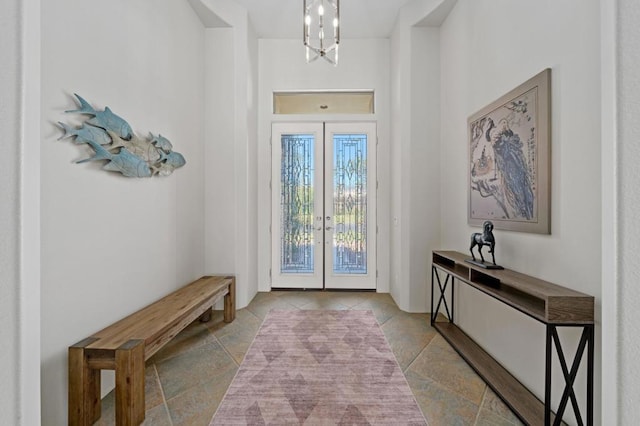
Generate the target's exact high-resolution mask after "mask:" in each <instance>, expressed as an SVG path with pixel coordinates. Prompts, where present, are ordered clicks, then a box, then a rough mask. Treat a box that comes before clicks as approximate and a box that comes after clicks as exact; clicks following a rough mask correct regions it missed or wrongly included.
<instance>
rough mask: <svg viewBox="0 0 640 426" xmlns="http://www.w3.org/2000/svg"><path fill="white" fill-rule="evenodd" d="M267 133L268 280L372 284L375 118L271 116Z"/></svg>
mask: <svg viewBox="0 0 640 426" xmlns="http://www.w3.org/2000/svg"><path fill="white" fill-rule="evenodd" d="M271 140H272V148H271V152H272V180H271V191H272V203H271V205H272V212H271V217H272V224H271V240H272V249H271V258H272V265H271V286H272V287H275V288H328V289H375V288H376V229H377V227H376V186H377V185H376V145H377V139H376V126H375V123H273V125H272V139H271Z"/></svg>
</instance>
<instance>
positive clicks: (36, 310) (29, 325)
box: [0, 1, 40, 425]
mask: <svg viewBox="0 0 640 426" xmlns="http://www.w3.org/2000/svg"><path fill="white" fill-rule="evenodd" d="M39 19H40V2H38V1H33V2H29V3H28V4H23V3H22V2H19V1H9V2H6V3H4V4H3V12H2V15H1V16H0V51H1V52H2V54H3V60H2V61H1V62H0V93H2V101H0V125H1V126H2V129H3V136H4V138H5V140H6V143H5V144H3V148H4V152H3V155H2V158H0V194H2V202H0V271H2V273H1V274H0V324H2V325H1V326H0V341H2V344H3V349H2V350H1V351H0V423H2V424H11V425H37V424H39V423H40V404H39V401H40V374H39V370H40V369H39V365H40V340H39V336H40V293H39V290H40V269H39V262H40V247H39V245H40V234H39V232H40V227H39V216H40V212H39V209H38V202H39V181H40V179H39V176H40V170H39V155H40V147H39V144H38V137H39V133H40V132H39V128H38V126H37V125H36V126H33V125H32V123H37V122H38V120H39V113H40V102H39V96H40V94H39V88H40V80H39V79H40V21H39Z"/></svg>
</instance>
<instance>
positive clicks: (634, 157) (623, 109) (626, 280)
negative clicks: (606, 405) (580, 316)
mask: <svg viewBox="0 0 640 426" xmlns="http://www.w3.org/2000/svg"><path fill="white" fill-rule="evenodd" d="M617 4H618V7H619V9H618V11H617V19H618V21H617V22H618V23H619V27H618V32H617V40H616V42H617V44H618V50H617V52H616V53H617V55H616V60H617V65H618V73H617V75H615V76H612V77H614V79H615V80H614V81H616V82H617V83H618V86H617V88H616V91H615V95H616V96H617V105H616V106H617V108H618V109H619V112H618V121H617V131H618V137H619V138H618V142H617V157H615V163H616V165H617V170H614V171H616V172H617V178H618V194H617V201H618V204H617V209H616V208H615V206H612V209H613V210H614V211H616V210H617V212H618V222H617V229H616V239H617V250H618V255H619V257H618V261H617V265H616V267H617V273H618V277H617V278H618V281H617V282H615V281H614V282H609V283H606V287H604V288H603V292H609V291H610V292H611V293H612V296H614V297H616V301H615V303H616V304H617V306H618V309H619V316H618V321H617V324H616V326H617V327H616V328H617V331H618V341H617V342H612V343H618V345H619V346H618V348H617V350H615V349H612V352H613V353H614V354H615V353H618V351H619V356H618V357H617V359H616V361H617V362H618V363H619V364H618V366H619V367H618V368H616V370H615V371H611V370H609V369H608V370H607V371H608V372H611V373H613V374H616V377H617V379H618V380H619V386H618V388H617V396H618V398H619V399H618V407H619V409H620V415H619V418H618V424H625V425H631V424H638V423H640V411H639V410H638V401H639V400H640V375H639V374H638V369H637V363H638V353H640V338H639V337H638V330H639V329H640V313H639V311H638V306H640V288H639V287H638V283H639V282H640V261H639V260H638V253H640V244H639V240H638V236H640V226H639V225H638V209H639V208H640V193H639V192H638V182H639V181H640V173H639V169H638V162H639V161H640V145H639V144H638V138H639V137H640V119H639V118H638V117H640V115H639V114H640V105H639V104H638V100H639V99H640V58H638V55H637V54H636V52H637V51H638V46H640V28H638V24H637V23H638V19H640V4H638V2H637V1H633V0H618V2H617ZM606 147H607V148H613V149H614V152H615V148H616V146H615V145H613V144H612V143H611V142H610V141H608V143H607V145H606ZM615 287H617V288H615ZM608 297H609V295H608ZM611 403H612V404H614V403H615V402H614V401H612V402H611Z"/></svg>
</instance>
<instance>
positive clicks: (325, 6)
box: [302, 0, 340, 65]
mask: <svg viewBox="0 0 640 426" xmlns="http://www.w3.org/2000/svg"><path fill="white" fill-rule="evenodd" d="M302 2H303V5H304V9H303V19H304V25H303V34H302V41H303V42H304V47H305V50H306V59H307V62H313V61H315V60H316V59H318V58H319V57H322V58H324V59H325V60H326V61H328V62H330V63H332V64H333V65H338V46H339V44H340V27H339V21H340V0H302ZM327 23H329V25H328V28H327V25H326V24H327Z"/></svg>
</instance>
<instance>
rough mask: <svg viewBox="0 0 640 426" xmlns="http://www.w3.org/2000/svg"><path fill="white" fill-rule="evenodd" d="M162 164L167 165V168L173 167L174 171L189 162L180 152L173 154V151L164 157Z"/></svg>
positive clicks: (162, 157) (161, 160)
mask: <svg viewBox="0 0 640 426" xmlns="http://www.w3.org/2000/svg"><path fill="white" fill-rule="evenodd" d="M160 162H162V163H164V164H166V165H167V166H170V167H173V168H174V169H177V168H179V167H182V166H184V165H185V164H187V160H185V159H184V157H183V156H182V154H180V153H179V152H173V151H172V152H170V153H168V154H164V155H162V156H161V159H160Z"/></svg>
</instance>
